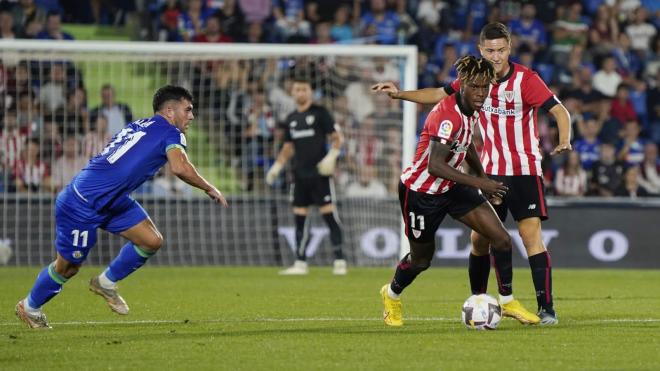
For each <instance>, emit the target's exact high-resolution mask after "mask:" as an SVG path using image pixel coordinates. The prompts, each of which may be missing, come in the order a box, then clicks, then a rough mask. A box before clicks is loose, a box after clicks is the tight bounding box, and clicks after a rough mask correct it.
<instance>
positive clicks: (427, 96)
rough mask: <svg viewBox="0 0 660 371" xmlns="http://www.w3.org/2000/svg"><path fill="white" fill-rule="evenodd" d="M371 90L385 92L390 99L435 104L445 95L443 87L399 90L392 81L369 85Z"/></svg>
mask: <svg viewBox="0 0 660 371" xmlns="http://www.w3.org/2000/svg"><path fill="white" fill-rule="evenodd" d="M371 90H372V91H373V92H381V91H382V92H385V93H387V95H389V96H390V98H392V99H403V100H407V101H410V102H415V103H422V104H436V103H438V102H439V101H441V100H443V99H445V98H446V97H447V92H445V89H444V88H424V89H419V90H406V91H400V90H399V88H397V87H396V85H395V84H394V83H393V82H389V81H388V82H381V83H378V84H376V85H373V86H372V87H371Z"/></svg>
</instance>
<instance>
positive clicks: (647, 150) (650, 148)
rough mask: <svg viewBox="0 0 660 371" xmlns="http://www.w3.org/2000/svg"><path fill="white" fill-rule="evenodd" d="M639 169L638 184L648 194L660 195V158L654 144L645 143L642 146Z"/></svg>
mask: <svg viewBox="0 0 660 371" xmlns="http://www.w3.org/2000/svg"><path fill="white" fill-rule="evenodd" d="M639 168H640V178H639V184H640V185H641V186H642V187H644V189H645V190H646V191H647V192H648V193H651V194H653V195H660V158H658V146H657V145H656V144H655V143H652V142H651V143H646V145H645V146H644V160H643V161H642V163H641V164H639Z"/></svg>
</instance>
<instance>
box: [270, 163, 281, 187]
mask: <svg viewBox="0 0 660 371" xmlns="http://www.w3.org/2000/svg"><path fill="white" fill-rule="evenodd" d="M281 171H282V164H280V163H279V162H275V163H274V164H273V166H271V167H270V170H268V173H266V184H268V185H273V183H275V179H277V176H278V175H280V172H281Z"/></svg>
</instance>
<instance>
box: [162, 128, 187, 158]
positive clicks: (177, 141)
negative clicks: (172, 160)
mask: <svg viewBox="0 0 660 371" xmlns="http://www.w3.org/2000/svg"><path fill="white" fill-rule="evenodd" d="M174 148H179V149H181V150H183V151H185V150H186V148H187V145H186V136H185V135H184V134H183V133H182V132H180V131H179V130H177V129H174V128H172V130H168V131H167V134H166V135H165V153H167V151H169V150H170V149H174Z"/></svg>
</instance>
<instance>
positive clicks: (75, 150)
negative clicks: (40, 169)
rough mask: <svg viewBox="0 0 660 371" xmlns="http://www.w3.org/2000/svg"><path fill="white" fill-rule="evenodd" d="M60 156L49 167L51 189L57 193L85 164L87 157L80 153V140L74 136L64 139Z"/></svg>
mask: <svg viewBox="0 0 660 371" xmlns="http://www.w3.org/2000/svg"><path fill="white" fill-rule="evenodd" d="M62 148H63V150H62V156H60V157H58V158H57V160H55V162H53V166H52V167H51V178H50V179H51V183H50V184H51V189H52V191H53V192H54V193H58V192H59V191H61V190H62V188H63V187H64V186H66V185H67V184H69V182H71V180H72V179H73V177H74V176H76V174H78V172H79V171H80V170H82V168H83V167H84V166H85V165H86V164H87V158H85V157H84V156H82V155H81V154H80V142H79V141H78V139H77V138H76V137H75V136H68V137H66V138H65V139H64V143H63V146H62Z"/></svg>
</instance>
